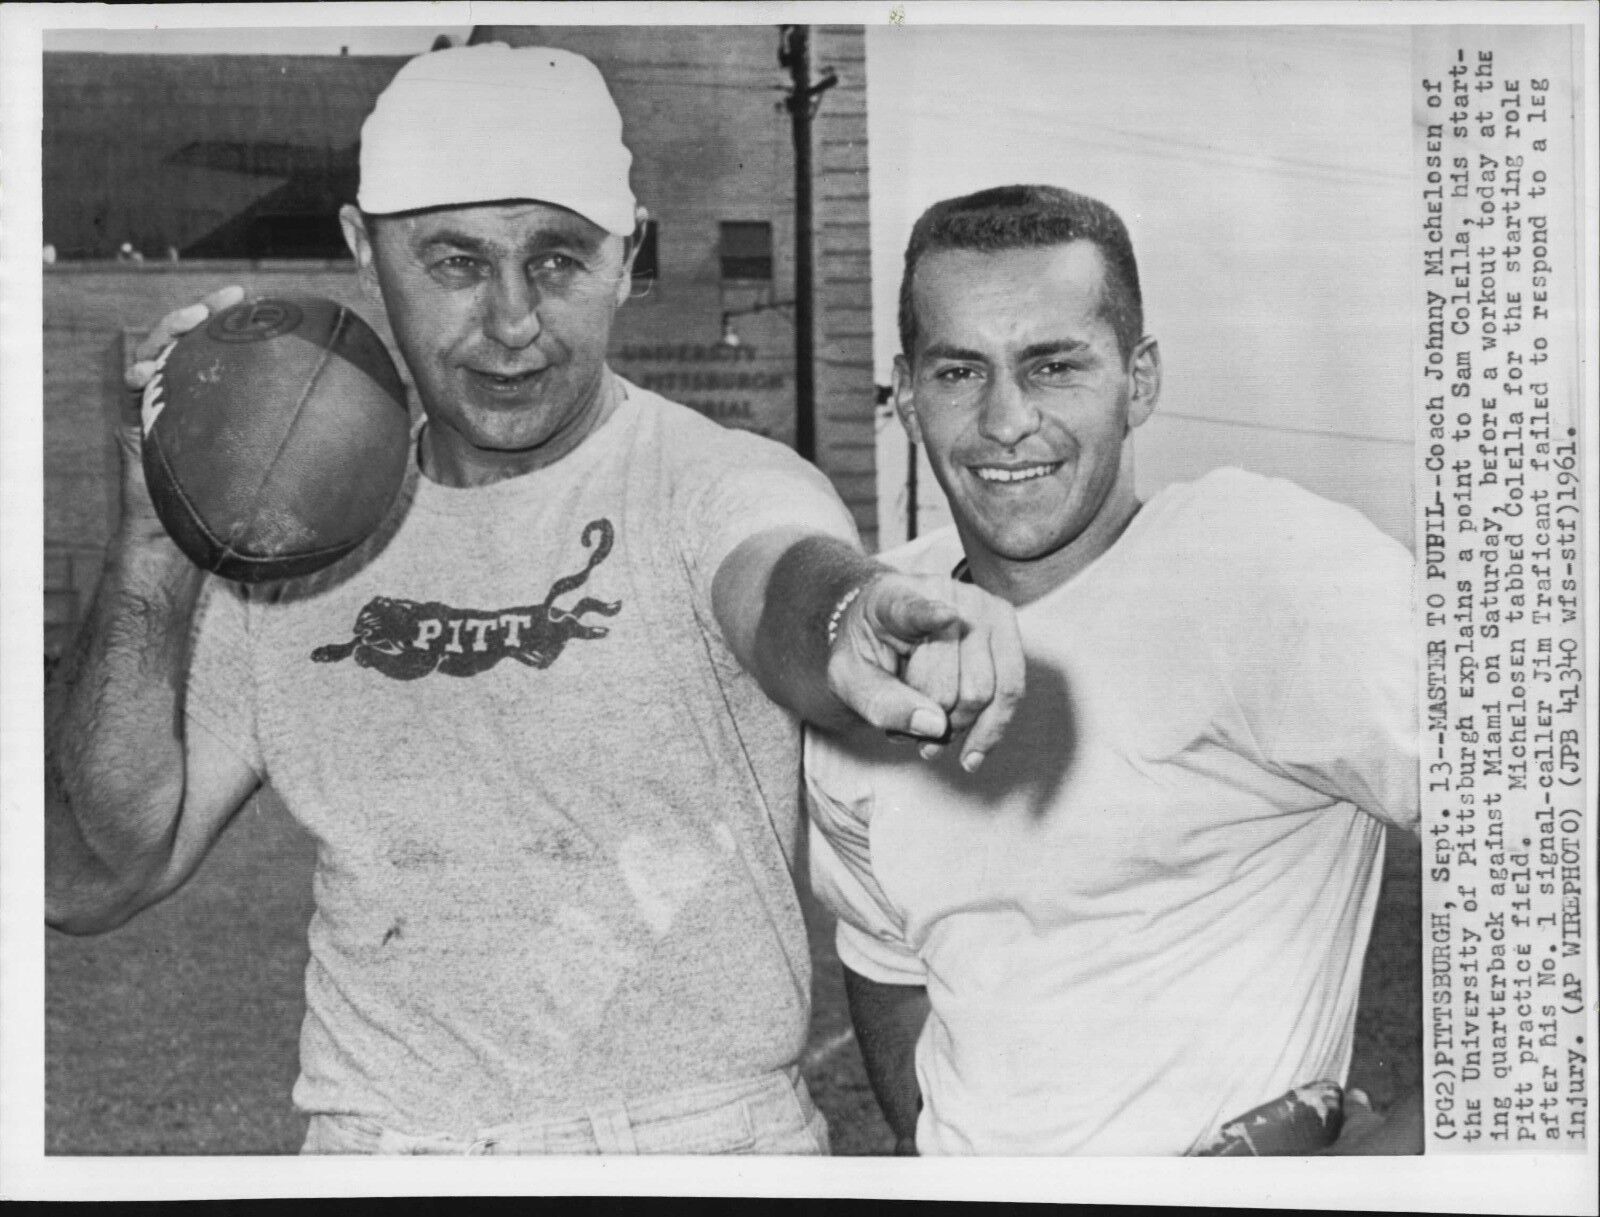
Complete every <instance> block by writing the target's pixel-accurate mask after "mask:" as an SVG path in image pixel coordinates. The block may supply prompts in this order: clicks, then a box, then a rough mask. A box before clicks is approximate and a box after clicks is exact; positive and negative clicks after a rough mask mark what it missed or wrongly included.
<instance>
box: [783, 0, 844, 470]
mask: <svg viewBox="0 0 1600 1217" xmlns="http://www.w3.org/2000/svg"><path fill="white" fill-rule="evenodd" d="M778 65H779V66H780V67H785V68H788V69H789V78H790V80H791V81H792V82H793V88H791V89H790V91H789V96H788V97H787V98H786V99H785V100H784V105H785V106H786V107H787V108H788V110H789V117H790V123H791V127H792V130H793V134H794V365H795V366H794V411H795V413H794V447H795V451H796V452H798V453H799V454H800V455H801V456H803V457H805V459H806V460H808V461H815V460H816V459H817V400H816V399H817V387H816V358H815V356H816V333H815V327H814V323H813V315H814V311H815V309H814V303H815V295H816V288H815V284H814V276H813V267H812V252H811V117H812V115H813V114H814V113H816V106H817V99H818V98H819V97H821V96H822V94H824V93H826V92H827V91H828V90H829V89H831V88H833V86H834V85H836V84H838V83H839V78H838V77H837V76H836V75H835V74H834V72H833V69H832V68H829V69H828V71H827V72H826V73H824V75H823V77H822V79H821V80H819V81H818V82H817V83H816V84H812V83H811V27H810V26H806V25H785V26H781V27H780V28H779V41H778Z"/></svg>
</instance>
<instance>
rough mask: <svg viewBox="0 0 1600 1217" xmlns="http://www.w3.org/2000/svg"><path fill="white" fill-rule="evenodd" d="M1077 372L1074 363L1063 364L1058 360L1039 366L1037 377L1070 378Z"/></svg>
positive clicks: (1076, 366)
mask: <svg viewBox="0 0 1600 1217" xmlns="http://www.w3.org/2000/svg"><path fill="white" fill-rule="evenodd" d="M1077 370H1078V365H1077V364H1075V363H1063V362H1062V361H1060V360H1051V361H1050V362H1049V363H1046V364H1041V365H1040V366H1039V375H1041V376H1047V377H1056V378H1059V377H1062V376H1071V375H1072V374H1073V373H1074V372H1076V371H1077Z"/></svg>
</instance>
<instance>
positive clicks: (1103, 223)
mask: <svg viewBox="0 0 1600 1217" xmlns="http://www.w3.org/2000/svg"><path fill="white" fill-rule="evenodd" d="M1071 241H1088V242H1090V243H1091V244H1093V245H1094V246H1095V247H1096V248H1097V249H1099V251H1100V258H1101V261H1102V262H1103V263H1104V264H1105V276H1104V284H1103V285H1102V289H1101V299H1100V308H1101V312H1102V313H1103V315H1104V316H1105V318H1106V320H1107V321H1108V322H1109V323H1110V324H1111V328H1112V330H1113V332H1115V334H1116V336H1117V348H1118V350H1119V351H1120V352H1121V354H1122V357H1123V358H1124V359H1126V358H1127V357H1128V356H1129V354H1131V353H1132V351H1133V348H1134V347H1135V346H1136V345H1138V342H1139V339H1140V338H1142V337H1143V336H1144V302H1143V299H1142V297H1141V296H1140V294H1139V266H1138V263H1136V262H1135V261H1134V258H1133V242H1131V241H1130V240H1129V239H1128V230H1127V228H1126V227H1125V226H1124V225H1123V223H1122V218H1121V217H1120V216H1118V215H1117V213H1116V212H1115V211H1113V210H1111V208H1109V207H1107V206H1106V205H1105V204H1104V203H1102V202H1100V200H1099V199H1091V198H1089V197H1088V196H1087V195H1082V194H1074V193H1073V192H1072V191H1070V190H1063V189H1061V187H1059V186H996V187H994V188H992V189H989V190H980V191H978V192H977V193H976V194H968V195H963V196H961V197H960V198H955V199H945V200H943V201H942V202H939V203H935V204H934V205H933V206H932V207H930V208H928V210H927V211H925V212H923V213H922V216H921V218H920V219H918V220H917V223H916V226H915V227H913V228H912V230H911V240H910V241H909V242H908V243H907V245H906V265H905V274H904V275H903V276H902V277H901V279H900V349H901V351H902V352H903V353H904V354H905V356H906V358H907V359H910V358H911V355H912V352H913V350H914V349H915V347H916V340H917V315H916V309H915V307H914V306H913V303H912V298H911V287H912V280H913V279H914V278H915V277H916V273H917V263H918V262H919V261H921V260H922V257H923V255H924V254H927V253H931V252H934V251H936V250H941V249H959V250H968V251H972V252H975V253H999V252H1001V251H1002V250H1011V249H1045V248H1048V247H1050V246H1052V245H1065V244H1067V243H1069V242H1071Z"/></svg>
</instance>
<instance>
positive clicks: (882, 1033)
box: [841, 965, 928, 1155]
mask: <svg viewBox="0 0 1600 1217" xmlns="http://www.w3.org/2000/svg"><path fill="white" fill-rule="evenodd" d="M841 966H842V965H841ZM844 992H845V997H846V999H847V1000H848V1001H849V1003H850V1021H851V1022H852V1023H853V1024H854V1025H855V1029H856V1040H857V1042H858V1043H859V1044H860V1045H861V1059H862V1061H863V1062H865V1064H866V1067H867V1081H868V1082H870V1083H871V1084H872V1093H873V1095H874V1096H876V1097H877V1100H878V1106H879V1107H881V1108H882V1109H883V1115H884V1118H885V1119H886V1120H888V1121H889V1127H890V1128H891V1129H893V1130H894V1135H895V1153H897V1154H904V1155H910V1154H915V1153H916V1152H917V1116H918V1114H919V1113H920V1112H921V1111H922V1091H921V1089H920V1088H919V1087H918V1085H917V1067H916V1050H917V1040H918V1038H919V1037H920V1036H921V1035H922V1025H923V1024H924V1023H925V1022H927V1019H928V990H927V989H925V988H923V987H922V986H921V985H886V984H881V983H879V982H878V981H875V980H868V979H867V978H866V977H865V976H862V975H861V974H860V973H859V972H852V971H851V970H850V969H849V968H845V969H844Z"/></svg>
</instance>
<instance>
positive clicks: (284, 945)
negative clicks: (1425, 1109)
mask: <svg viewBox="0 0 1600 1217" xmlns="http://www.w3.org/2000/svg"><path fill="white" fill-rule="evenodd" d="M311 864H312V850H311V846H310V843H309V842H308V840H307V839H306V838H305V836H304V835H303V834H302V833H301V832H300V830H299V829H298V828H297V827H296V826H295V825H294V824H293V823H292V822H291V821H290V820H289V819H288V817H287V816H286V815H285V814H284V813H283V812H282V811H281V810H280V809H279V808H278V807H277V805H276V802H275V801H274V800H272V799H270V798H268V799H261V800H258V801H257V803H256V804H255V805H254V806H252V807H250V808H247V809H246V810H245V811H244V812H243V813H242V814H241V816H240V819H239V822H238V823H236V824H235V825H234V826H233V827H232V828H231V829H229V831H228V832H227V833H226V834H224V836H223V839H222V841H221V842H220V843H219V845H218V846H217V848H216V850H215V851H214V853H213V854H212V856H211V857H210V859H208V861H207V862H206V864H205V866H204V867H203V868H202V869H201V871H200V873H199V875H198V876H197V877H196V878H195V879H194V880H193V881H192V882H191V883H190V885H189V886H188V887H187V888H186V889H184V890H183V891H181V892H180V893H179V894H178V895H177V896H175V897H173V898H172V899H171V900H169V901H168V902H167V903H165V904H163V905H160V906H158V907H156V908H154V909H151V910H150V911H148V912H146V913H145V914H143V915H142V916H140V917H138V918H136V919H135V920H134V921H132V922H131V923H129V924H128V925H127V926H124V927H123V928H122V929H120V930H118V931H116V932H115V933H112V934H108V935H104V936H101V937H98V938H68V937H66V936H64V935H61V934H56V933H54V932H49V931H47V942H46V992H45V1002H46V1027H45V1033H46V1063H45V1078H46V1081H45V1085H46V1104H45V1148H46V1152H47V1153H51V1154H224V1153H233V1154H279V1153H292V1152H294V1151H295V1150H297V1149H298V1148H299V1145H300V1140H301V1137H302V1135H303V1129H304V1122H303V1120H302V1119H301V1117H300V1116H299V1115H298V1114H297V1113H296V1112H295V1110H294V1109H293V1107H291V1106H290V1103H289V1090H290V1087H291V1086H292V1085H293V1083H294V1079H295V1074H296V1053H297V1044H298V1035H299V1027H300V1018H301V1013H302V1009H303V996H302V991H301V985H302V974H303V970H304V968H305V959H306V941H305V927H306V922H307V920H308V918H309V917H310V913H311V890H310V873H311ZM1419 882H1420V880H1419V874H1418V852H1417V847H1416V845H1415V844H1414V843H1411V842H1409V841H1398V840H1394V839H1392V840H1391V848H1390V851H1389V857H1388V864H1387V867H1386V871H1385V878H1384V895H1383V903H1382V904H1381V906H1380V908H1379V912H1378V927H1377V929H1376V931H1375V932H1374V935H1373V941H1372V946H1371V949H1370V950H1369V952H1368V955H1367V969H1366V977H1365V983H1364V985H1363V988H1362V1008H1361V1017H1360V1022H1359V1024H1358V1027H1357V1032H1356V1060H1355V1064H1354V1066H1353V1068H1352V1074H1351V1084H1352V1085H1356V1086H1361V1087H1363V1088H1365V1089H1366V1090H1367V1091H1368V1093H1369V1094H1370V1095H1371V1097H1372V1099H1373V1100H1374V1105H1375V1106H1376V1107H1378V1108H1379V1109H1380V1110H1381V1109H1384V1108H1386V1107H1387V1106H1388V1104H1389V1102H1390V1101H1391V1097H1392V1096H1393V1095H1394V1094H1395V1093H1396V1092H1398V1091H1400V1090H1403V1089H1406V1088H1410V1087H1414V1086H1416V1085H1417V1084H1418V1083H1419V1080H1420V1072H1419V1061H1418V1055H1419V1040H1420V1036H1421V1022H1420V1017H1421V1015H1420V1009H1421V1008H1420V995H1421V990H1420V982H1419V971H1418V964H1419V945H1418V929H1417V927H1418V920H1419V913H1418V899H1419ZM806 916H807V924H808V926H809V927H810V931H811V949H812V958H813V961H814V964H815V981H814V985H815V1002H814V1011H813V1018H812V1030H811V1040H810V1047H809V1049H808V1051H807V1054H806V1057H805V1073H806V1078H807V1081H808V1083H809V1084H810V1085H811V1088H812V1092H813V1093H814V1094H815V1095H816V1098H817V1102H818V1105H819V1106H821V1107H822V1109H823V1110H824V1111H825V1112H826V1113H827V1115H828V1119H829V1122H830V1124H831V1126H832V1129H833V1142H834V1152H835V1153H840V1154H878V1153H886V1152H888V1150H889V1148H890V1145H891V1143H892V1142H891V1138H890V1136H889V1131H888V1128H887V1126H886V1125H885V1124H884V1122H883V1119H882V1117H881V1116H880V1115H879V1113H878V1109H877V1106H876V1104H875V1102H874V1101H873V1098H872V1094H871V1092H870V1090H869V1089H868V1088H867V1083H866V1078H865V1075H864V1074H863V1072H862V1066H861V1058H860V1056H859V1054H858V1052H857V1051H856V1046H855V1042H854V1040H853V1038H851V1036H850V1034H849V1025H850V1021H849V1015H848V1013H847V1012H846V1010H845V1005H844V996H843V985H842V981H841V978H840V974H839V966H838V961H837V959H836V957H835V956H834V954H833V947H832V939H833V935H832V925H831V922H830V920H829V918H828V915H827V914H826V913H825V912H824V911H822V910H821V909H819V908H817V907H816V906H815V905H813V904H811V903H810V902H807V908H806Z"/></svg>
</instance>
